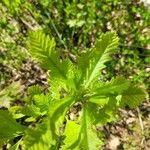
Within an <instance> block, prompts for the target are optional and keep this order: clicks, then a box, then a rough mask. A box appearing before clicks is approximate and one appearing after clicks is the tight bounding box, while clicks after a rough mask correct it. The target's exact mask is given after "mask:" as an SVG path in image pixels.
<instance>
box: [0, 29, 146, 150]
mask: <svg viewBox="0 0 150 150" xmlns="http://www.w3.org/2000/svg"><path fill="white" fill-rule="evenodd" d="M118 41H119V39H118V37H117V35H116V34H115V33H114V32H111V33H109V32H108V33H105V34H102V35H101V37H100V38H99V39H98V40H97V41H96V43H95V46H94V47H93V48H91V49H88V50H87V51H86V52H83V53H82V54H81V55H80V56H78V57H77V59H76V62H75V63H73V62H72V61H71V60H70V59H69V58H66V59H64V60H62V59H60V55H59V53H58V51H56V50H55V44H56V43H55V41H54V39H53V38H49V36H47V35H45V34H44V33H43V32H42V31H31V32H30V33H29V50H30V53H31V55H32V56H33V57H34V58H36V59H37V60H38V61H39V62H40V64H41V66H42V67H43V68H44V69H47V70H48V71H49V83H50V89H49V92H48V93H47V94H44V93H42V91H41V90H40V88H39V87H38V86H33V87H30V88H29V89H28V95H29V96H28V98H27V99H26V104H25V105H24V106H14V107H12V108H10V110H9V112H8V111H6V110H0V122H1V123H0V142H1V143H3V144H4V143H5V142H7V141H8V140H10V139H14V138H16V137H18V136H21V137H22V138H19V139H20V140H18V142H17V143H16V144H15V145H14V146H13V147H12V149H13V148H14V149H15V148H16V149H18V146H19V145H21V146H22V149H25V150H58V149H60V150H99V149H100V145H101V140H100V139H99V137H98V134H97V130H96V126H98V125H103V124H105V123H107V122H111V121H112V120H113V119H114V118H115V116H116V113H117V109H118V108H124V107H125V106H129V107H130V108H134V107H136V106H137V105H139V104H140V103H141V102H142V101H143V100H144V99H145V97H146V92H145V90H143V89H141V88H139V87H136V86H134V85H132V83H131V82H130V81H128V80H126V79H125V78H124V77H122V76H118V77H114V78H113V79H111V80H110V81H107V82H103V81H101V80H100V76H102V74H101V71H102V69H104V68H105V63H106V62H108V61H110V60H111V55H112V54H113V53H114V52H115V51H116V49H117V47H118ZM77 104H78V106H80V109H79V111H78V115H76V117H74V118H73V119H69V117H67V115H68V114H69V113H70V111H71V109H72V108H73V107H74V106H75V105H77ZM24 117H26V119H25V122H27V123H29V122H31V123H30V125H29V126H28V127H27V126H25V125H24V126H23V125H21V123H17V122H16V121H15V119H13V118H24Z"/></svg>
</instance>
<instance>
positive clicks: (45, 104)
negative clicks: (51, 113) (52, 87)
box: [33, 94, 52, 112]
mask: <svg viewBox="0 0 150 150" xmlns="http://www.w3.org/2000/svg"><path fill="white" fill-rule="evenodd" d="M33 101H34V103H35V105H36V106H37V107H38V108H39V109H40V111H41V112H47V111H48V109H49V105H50V103H51V101H52V97H51V96H50V94H47V95H44V94H41V95H35V96H34V100H33Z"/></svg>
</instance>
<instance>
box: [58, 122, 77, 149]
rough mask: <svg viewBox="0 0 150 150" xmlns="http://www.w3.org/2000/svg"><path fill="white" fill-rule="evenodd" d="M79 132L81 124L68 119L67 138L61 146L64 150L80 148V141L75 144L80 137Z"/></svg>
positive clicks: (65, 134)
mask: <svg viewBox="0 0 150 150" xmlns="http://www.w3.org/2000/svg"><path fill="white" fill-rule="evenodd" d="M79 132H80V125H79V124H76V123H75V122H73V121H70V120H67V123H66V127H65V132H64V136H65V140H64V145H63V146H62V147H61V149H62V150H66V149H68V150H69V149H70V150H71V149H74V150H78V149H79V145H78V143H77V144H75V143H76V142H77V141H78V139H79Z"/></svg>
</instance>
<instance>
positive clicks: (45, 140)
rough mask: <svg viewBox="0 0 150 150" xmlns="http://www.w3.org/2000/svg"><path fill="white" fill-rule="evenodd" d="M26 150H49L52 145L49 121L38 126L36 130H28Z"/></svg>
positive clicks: (25, 140) (25, 139) (25, 141)
mask: <svg viewBox="0 0 150 150" xmlns="http://www.w3.org/2000/svg"><path fill="white" fill-rule="evenodd" d="M24 144H25V150H48V149H50V147H51V145H52V138H51V132H50V130H49V121H48V120H45V121H44V122H43V123H41V124H37V125H36V127H35V128H33V129H28V130H27V131H26V133H25V138H24Z"/></svg>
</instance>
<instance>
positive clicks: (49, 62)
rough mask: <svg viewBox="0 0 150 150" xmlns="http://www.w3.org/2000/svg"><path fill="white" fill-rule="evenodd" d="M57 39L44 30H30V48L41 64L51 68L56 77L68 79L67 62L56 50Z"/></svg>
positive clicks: (52, 74) (48, 68)
mask: <svg viewBox="0 0 150 150" xmlns="http://www.w3.org/2000/svg"><path fill="white" fill-rule="evenodd" d="M55 44H56V43H55V41H54V39H53V38H51V39H50V38H49V36H48V35H45V34H44V33H43V32H42V31H31V32H29V48H30V53H31V54H32V56H33V57H35V58H36V59H38V61H39V62H40V63H41V65H42V66H43V67H44V68H45V69H47V70H51V76H53V77H54V78H62V79H66V71H67V69H64V67H66V68H67V65H66V62H64V61H63V62H62V61H61V60H60V56H59V55H58V53H57V52H56V50H55Z"/></svg>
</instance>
